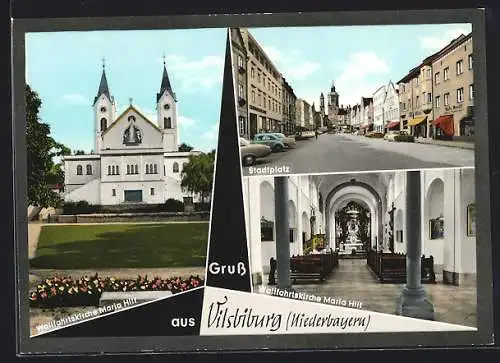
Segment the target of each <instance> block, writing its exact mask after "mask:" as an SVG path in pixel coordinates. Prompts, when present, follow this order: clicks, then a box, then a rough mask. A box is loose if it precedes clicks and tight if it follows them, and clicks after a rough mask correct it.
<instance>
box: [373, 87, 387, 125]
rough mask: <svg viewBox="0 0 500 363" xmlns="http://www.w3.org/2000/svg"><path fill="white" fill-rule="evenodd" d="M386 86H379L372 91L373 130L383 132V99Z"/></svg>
mask: <svg viewBox="0 0 500 363" xmlns="http://www.w3.org/2000/svg"><path fill="white" fill-rule="evenodd" d="M385 93H386V86H385V85H383V86H380V87H379V88H378V89H377V90H376V91H375V92H373V130H374V131H377V132H384V124H385V122H384V99H385Z"/></svg>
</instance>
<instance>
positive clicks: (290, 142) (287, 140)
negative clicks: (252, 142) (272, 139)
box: [267, 132, 297, 148]
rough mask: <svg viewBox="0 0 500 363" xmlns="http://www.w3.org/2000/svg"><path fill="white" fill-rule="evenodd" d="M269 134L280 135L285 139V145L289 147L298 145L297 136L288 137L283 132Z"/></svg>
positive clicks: (270, 133)
mask: <svg viewBox="0 0 500 363" xmlns="http://www.w3.org/2000/svg"><path fill="white" fill-rule="evenodd" d="M267 135H275V136H277V137H279V138H280V139H281V140H282V141H283V144H285V146H286V147H287V148H292V147H295V145H297V142H296V141H295V138H293V137H287V136H285V135H284V134H282V133H281V132H269V133H267Z"/></svg>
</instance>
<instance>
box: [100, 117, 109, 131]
mask: <svg viewBox="0 0 500 363" xmlns="http://www.w3.org/2000/svg"><path fill="white" fill-rule="evenodd" d="M107 128H108V121H107V120H106V119H105V118H104V117H103V118H102V119H101V131H105V130H106V129H107Z"/></svg>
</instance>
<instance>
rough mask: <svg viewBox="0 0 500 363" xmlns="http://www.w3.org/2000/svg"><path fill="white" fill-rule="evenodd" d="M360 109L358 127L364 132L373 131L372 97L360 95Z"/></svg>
mask: <svg viewBox="0 0 500 363" xmlns="http://www.w3.org/2000/svg"><path fill="white" fill-rule="evenodd" d="M360 110H361V115H360V117H361V120H360V121H361V122H360V124H361V126H360V128H361V129H362V130H363V131H364V132H368V131H373V98H372V97H361V103H360Z"/></svg>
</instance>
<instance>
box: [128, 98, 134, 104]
mask: <svg viewBox="0 0 500 363" xmlns="http://www.w3.org/2000/svg"><path fill="white" fill-rule="evenodd" d="M132 101H133V99H132V97H130V98H129V99H128V102H129V104H130V105H131V106H132Z"/></svg>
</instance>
